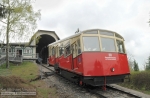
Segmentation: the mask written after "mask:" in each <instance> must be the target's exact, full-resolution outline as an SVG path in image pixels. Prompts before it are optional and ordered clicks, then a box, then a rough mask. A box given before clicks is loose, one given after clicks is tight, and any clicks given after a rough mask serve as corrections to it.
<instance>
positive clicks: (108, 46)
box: [101, 37, 116, 52]
mask: <svg viewBox="0 0 150 98" xmlns="http://www.w3.org/2000/svg"><path fill="white" fill-rule="evenodd" d="M101 43H102V51H111V52H115V51H116V48H115V40H114V39H112V38H104V37H101Z"/></svg>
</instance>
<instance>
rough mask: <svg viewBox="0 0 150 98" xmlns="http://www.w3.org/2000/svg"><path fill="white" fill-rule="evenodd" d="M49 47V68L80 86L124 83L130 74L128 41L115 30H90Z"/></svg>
mask: <svg viewBox="0 0 150 98" xmlns="http://www.w3.org/2000/svg"><path fill="white" fill-rule="evenodd" d="M48 47H49V65H52V66H54V68H55V70H56V71H57V72H59V73H60V74H62V75H63V76H65V77H67V78H69V79H71V80H75V81H76V82H79V83H80V84H89V85H92V86H102V85H105V84H111V83H117V82H123V81H124V78H125V76H127V75H129V74H130V71H129V66H128V61H127V55H126V51H125V47H124V39H123V37H122V36H120V35H119V34H118V33H115V32H112V31H107V30H100V29H92V30H86V31H82V32H80V33H77V34H75V35H73V36H71V37H68V38H66V39H63V40H60V41H57V42H54V43H52V44H49V45H48Z"/></svg>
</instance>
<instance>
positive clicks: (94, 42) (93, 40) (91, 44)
mask: <svg viewBox="0 0 150 98" xmlns="http://www.w3.org/2000/svg"><path fill="white" fill-rule="evenodd" d="M83 45H84V51H100V46H99V40H98V37H83Z"/></svg>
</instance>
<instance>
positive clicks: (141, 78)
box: [132, 71, 150, 90]
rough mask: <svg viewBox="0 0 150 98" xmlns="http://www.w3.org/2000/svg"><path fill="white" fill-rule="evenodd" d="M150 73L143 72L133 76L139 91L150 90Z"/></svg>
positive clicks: (134, 83) (133, 81)
mask: <svg viewBox="0 0 150 98" xmlns="http://www.w3.org/2000/svg"><path fill="white" fill-rule="evenodd" d="M149 81H150V72H149V71H142V72H139V73H136V74H133V76H132V83H133V85H134V86H135V87H136V88H138V89H144V90H150V82H149Z"/></svg>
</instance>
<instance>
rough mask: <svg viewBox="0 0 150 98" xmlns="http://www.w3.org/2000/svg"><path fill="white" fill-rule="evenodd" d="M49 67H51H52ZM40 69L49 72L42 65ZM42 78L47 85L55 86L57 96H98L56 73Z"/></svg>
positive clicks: (75, 97) (72, 97) (86, 97)
mask: <svg viewBox="0 0 150 98" xmlns="http://www.w3.org/2000/svg"><path fill="white" fill-rule="evenodd" d="M49 68H51V69H53V67H49ZM39 69H41V66H39ZM42 71H44V72H49V70H48V69H46V68H44V67H42ZM43 80H44V81H45V82H46V83H47V85H48V86H49V87H56V88H57V93H58V95H59V96H60V97H59V98H99V97H97V96H96V95H94V94H90V93H89V92H88V91H86V90H85V89H84V88H82V87H79V86H78V85H76V84H75V83H72V82H70V81H69V80H67V79H65V78H63V77H60V76H58V75H56V74H54V75H51V76H48V77H47V78H45V79H43Z"/></svg>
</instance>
